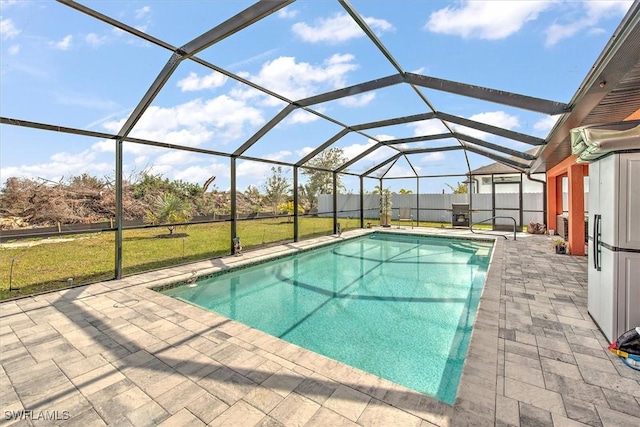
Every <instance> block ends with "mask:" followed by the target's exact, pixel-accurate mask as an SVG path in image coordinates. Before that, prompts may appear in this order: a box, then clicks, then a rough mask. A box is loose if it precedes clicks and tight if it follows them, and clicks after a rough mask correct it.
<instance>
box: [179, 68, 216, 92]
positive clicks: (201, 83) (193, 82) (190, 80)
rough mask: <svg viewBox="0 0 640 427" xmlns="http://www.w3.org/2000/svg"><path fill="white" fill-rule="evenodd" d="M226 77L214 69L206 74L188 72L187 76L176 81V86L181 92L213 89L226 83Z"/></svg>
mask: <svg viewBox="0 0 640 427" xmlns="http://www.w3.org/2000/svg"><path fill="white" fill-rule="evenodd" d="M227 80H228V77H227V76H225V75H224V74H221V73H218V72H217V71H214V72H212V73H210V74H207V75H206V76H202V77H200V76H198V74H197V73H194V72H190V73H189V75H188V76H187V77H185V78H184V79H182V80H180V81H178V87H179V88H180V89H182V91H183V92H191V91H197V90H203V89H215V88H217V87H220V86H222V85H224V84H225V83H226V81H227Z"/></svg>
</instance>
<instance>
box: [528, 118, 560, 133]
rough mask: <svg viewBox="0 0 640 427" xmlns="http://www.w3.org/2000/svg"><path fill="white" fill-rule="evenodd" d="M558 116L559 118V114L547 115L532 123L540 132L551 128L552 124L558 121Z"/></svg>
mask: <svg viewBox="0 0 640 427" xmlns="http://www.w3.org/2000/svg"><path fill="white" fill-rule="evenodd" d="M558 118H560V116H547V117H545V118H543V119H540V120H538V121H537V122H536V123H535V124H534V125H533V128H534V129H535V130H537V131H540V132H544V133H546V132H549V131H550V130H551V129H553V126H554V125H555V124H556V122H557V121H558Z"/></svg>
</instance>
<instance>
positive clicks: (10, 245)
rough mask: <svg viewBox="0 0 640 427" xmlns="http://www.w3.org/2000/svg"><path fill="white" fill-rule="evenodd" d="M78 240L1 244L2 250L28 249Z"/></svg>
mask: <svg viewBox="0 0 640 427" xmlns="http://www.w3.org/2000/svg"><path fill="white" fill-rule="evenodd" d="M74 240H76V239H72V238H66V239H63V238H58V239H42V240H30V241H26V242H14V243H1V244H0V248H7V249H11V248H28V247H31V246H37V245H44V244H47V243H62V242H73V241H74Z"/></svg>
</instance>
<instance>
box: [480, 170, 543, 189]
mask: <svg viewBox="0 0 640 427" xmlns="http://www.w3.org/2000/svg"><path fill="white" fill-rule="evenodd" d="M519 175H520V174H518V173H511V174H500V175H494V179H496V181H497V180H499V179H501V178H503V179H504V178H507V179H508V178H517V177H518V176H519ZM531 176H532V177H533V178H534V179H539V180H542V181H544V180H545V174H543V173H535V174H532V175H531ZM472 178H473V179H472V181H473V183H474V184H473V185H474V193H480V194H489V193H491V175H473V176H472ZM542 185H543V184H541V183H539V182H536V181H531V180H530V179H529V178H527V176H526V175H524V174H523V175H522V192H523V193H542ZM476 186H477V190H476ZM517 192H518V184H517V183H513V184H499V185H496V193H517Z"/></svg>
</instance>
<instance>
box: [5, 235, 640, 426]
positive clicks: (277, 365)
mask: <svg viewBox="0 0 640 427" xmlns="http://www.w3.org/2000/svg"><path fill="white" fill-rule="evenodd" d="M367 231H368V230H367ZM367 231H365V230H358V231H355V232H350V233H344V234H343V236H342V237H343V238H344V237H347V236H349V235H356V234H362V233H364V232H367ZM391 231H394V230H391ZM395 231H397V230H395ZM400 231H402V232H416V233H429V234H452V235H453V234H458V235H468V232H467V231H464V230H462V231H460V230H439V229H421V230H417V229H416V230H410V229H408V227H405V229H403V230H400ZM480 237H485V238H486V237H487V236H480ZM335 239H336V237H325V238H320V239H314V240H310V241H305V242H300V243H296V244H288V245H282V246H279V247H276V248H268V249H261V250H257V251H254V252H251V253H246V254H244V256H242V257H228V258H224V259H216V260H210V261H205V262H200V263H196V264H191V265H188V266H180V267H175V268H171V269H166V270H162V271H155V272H150V273H145V274H141V275H137V276H132V277H127V278H125V279H123V280H118V281H110V282H103V283H99V284H94V285H90V286H84V287H78V288H73V289H67V290H63V291H59V292H52V293H48V294H43V295H40V296H36V297H31V298H24V299H20V300H15V301H8V302H4V303H2V304H0V344H1V352H0V362H1V369H0V384H1V388H0V407H1V408H2V411H3V412H2V419H0V425H12V424H13V425H37V426H40V425H64V426H83V427H84V426H102V425H122V426H126V425H134V426H147V425H148V426H155V425H161V426H202V425H212V426H235V425H238V426H244V425H246V426H254V425H258V426H281V425H284V426H357V425H360V426H390V425H401V426H432V425H437V426H448V425H473V426H484V425H487V426H489V425H497V426H507V425H512V426H546V425H548V426H556V427H559V426H624V425H627V426H632V425H640V384H639V381H640V372H637V371H634V370H632V369H630V368H628V367H626V366H625V365H624V364H623V363H622V362H621V361H619V360H618V359H617V358H616V357H614V356H613V355H611V354H610V353H609V352H608V351H606V347H607V345H608V343H607V342H606V341H605V339H604V337H603V336H602V334H601V333H600V332H599V330H598V329H597V327H596V326H595V324H594V323H593V321H592V320H591V318H590V317H589V315H588V313H587V309H586V294H587V292H586V284H587V274H586V267H587V265H586V264H587V260H586V258H584V257H571V256H567V255H556V254H555V253H553V250H552V248H551V247H550V244H549V237H547V236H533V235H525V234H522V235H519V237H518V240H517V241H513V240H508V241H505V240H504V239H498V240H496V249H495V252H494V255H493V261H492V264H491V267H490V270H489V272H488V274H487V283H486V284H485V288H484V291H483V296H482V300H481V303H480V306H479V309H478V315H477V319H476V323H475V327H474V331H473V335H472V338H471V343H470V347H469V352H468V356H467V361H466V364H465V368H464V372H463V376H462V380H461V383H460V388H459V390H458V397H457V399H456V403H455V405H454V406H450V405H446V404H444V403H441V402H438V401H436V400H433V399H431V398H429V397H427V396H423V395H421V394H419V393H416V392H414V391H411V390H408V389H406V388H404V387H401V386H398V385H396V384H393V383H391V382H389V381H386V380H383V379H380V378H378V377H376V376H373V375H371V374H368V373H365V372H363V371H360V370H358V369H355V368H352V367H349V366H346V365H344V364H341V363H338V362H336V361H334V360H331V359H329V358H327V357H324V356H320V355H318V354H315V353H313V352H310V351H308V350H305V349H302V348H300V347H298V346H295V345H292V344H289V343H287V342H285V341H282V340H279V339H277V338H274V337H271V336H269V335H267V334H265V333H262V332H260V331H258V330H255V329H252V328H249V327H247V326H244V325H242V324H240V323H238V322H235V321H232V320H229V319H227V318H224V317H222V316H219V315H217V314H214V313H210V312H207V311H205V310H202V309H200V308H198V307H194V306H192V305H189V304H186V303H184V302H181V301H178V300H175V299H172V298H170V297H167V296H164V295H162V294H159V293H157V292H155V291H153V290H151V289H150V288H151V287H155V286H159V285H162V284H165V283H168V282H172V281H177V280H187V279H189V278H190V277H191V276H192V275H194V272H195V274H198V275H200V274H204V273H206V272H210V271H215V270H217V269H220V268H224V267H226V266H231V265H234V264H238V263H245V262H248V261H251V260H255V259H260V258H264V257H265V256H270V254H276V253H277V254H283V253H286V252H290V251H294V250H296V248H304V247H309V246H313V245H317V244H319V243H322V242H327V241H332V240H335ZM22 410H28V411H32V412H30V413H27V415H30V416H23V417H22V418H21V419H17V420H16V419H10V418H11V414H12V413H14V412H13V411H22ZM16 413H17V412H16ZM27 418H30V419H27ZM51 418H54V419H53V420H52V419H51ZM56 418H57V419H56Z"/></svg>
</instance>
